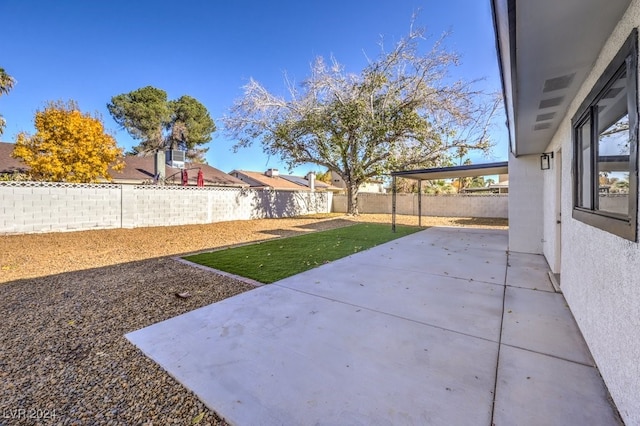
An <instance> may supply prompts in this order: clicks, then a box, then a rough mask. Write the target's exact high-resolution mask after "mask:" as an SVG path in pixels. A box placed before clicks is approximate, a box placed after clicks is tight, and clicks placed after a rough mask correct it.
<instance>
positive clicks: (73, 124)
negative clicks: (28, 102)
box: [12, 101, 124, 183]
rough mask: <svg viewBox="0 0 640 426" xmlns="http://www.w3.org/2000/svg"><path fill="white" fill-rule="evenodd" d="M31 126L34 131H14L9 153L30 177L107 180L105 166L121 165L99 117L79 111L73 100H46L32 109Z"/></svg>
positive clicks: (37, 178)
mask: <svg viewBox="0 0 640 426" xmlns="http://www.w3.org/2000/svg"><path fill="white" fill-rule="evenodd" d="M35 128H36V134H35V135H28V134H27V133H24V132H22V133H20V134H19V135H18V138H17V140H16V146H15V148H14V150H13V154H12V156H13V157H14V158H20V159H21V160H22V161H24V162H25V164H27V166H29V168H30V174H31V176H30V178H31V179H33V180H39V181H49V182H74V183H89V182H97V181H99V180H101V179H105V180H109V181H110V180H111V176H110V175H109V166H111V169H112V170H116V171H119V170H122V168H123V167H124V163H123V162H122V160H121V158H122V149H121V148H118V146H117V144H116V140H115V139H114V138H113V137H112V136H111V135H109V134H107V133H105V129H104V125H103V124H102V121H101V120H100V118H99V117H97V116H95V117H94V116H91V115H90V114H85V113H82V112H81V111H80V109H79V108H78V104H77V103H76V102H75V101H68V102H63V101H56V102H49V103H48V104H47V105H46V106H45V108H44V110H42V111H36V115H35Z"/></svg>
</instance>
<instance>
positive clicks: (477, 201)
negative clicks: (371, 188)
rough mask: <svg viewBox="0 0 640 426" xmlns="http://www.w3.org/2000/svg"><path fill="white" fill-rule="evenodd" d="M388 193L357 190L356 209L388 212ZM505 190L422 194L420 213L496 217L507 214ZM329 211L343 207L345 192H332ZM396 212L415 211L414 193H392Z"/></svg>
mask: <svg viewBox="0 0 640 426" xmlns="http://www.w3.org/2000/svg"><path fill="white" fill-rule="evenodd" d="M391 199H392V195H391V194H374V193H366V192H365V193H360V194H358V210H359V211H360V213H386V214H390V213H391V207H392V206H391V203H392V201H391ZM508 199H509V196H508V195H507V194H501V195H498V194H490V195H423V196H422V215H423V216H450V217H498V218H506V217H508V214H509V208H508ZM333 211H334V212H337V213H345V212H346V211H347V196H346V195H334V196H333ZM396 213H397V214H404V215H417V214H418V194H396Z"/></svg>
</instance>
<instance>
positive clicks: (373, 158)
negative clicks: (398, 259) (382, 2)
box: [223, 27, 500, 214]
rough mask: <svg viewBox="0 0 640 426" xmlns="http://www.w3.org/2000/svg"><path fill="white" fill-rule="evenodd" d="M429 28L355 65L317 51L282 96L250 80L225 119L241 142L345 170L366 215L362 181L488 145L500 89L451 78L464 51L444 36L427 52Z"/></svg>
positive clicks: (295, 161) (353, 209)
mask: <svg viewBox="0 0 640 426" xmlns="http://www.w3.org/2000/svg"><path fill="white" fill-rule="evenodd" d="M423 34H424V30H423V29H413V27H412V29H411V31H410V32H409V34H408V35H407V36H406V37H404V38H402V39H401V40H400V41H399V42H398V43H397V44H395V46H394V48H393V49H392V50H391V51H386V50H385V49H384V46H382V44H381V52H380V55H379V56H378V58H377V59H375V60H370V61H369V63H368V65H367V66H366V67H365V68H364V69H363V70H362V71H361V73H360V74H358V75H356V74H350V73H347V72H346V71H345V70H344V67H343V66H342V65H341V64H340V63H338V62H337V61H336V60H335V59H334V58H331V60H330V61H329V63H327V61H325V60H324V59H323V58H317V59H316V60H315V62H314V63H313V64H312V67H311V76H310V77H309V78H308V79H307V80H306V81H304V83H302V85H300V86H295V85H293V84H291V83H290V82H289V81H288V80H286V79H285V81H286V86H287V90H288V97H287V98H285V97H281V96H276V95H274V94H272V93H270V92H269V91H268V90H267V89H265V87H264V86H262V85H261V84H260V83H258V82H257V81H255V80H253V79H251V80H250V81H249V83H248V84H247V85H245V86H244V95H243V96H242V97H241V98H239V99H237V100H236V101H235V103H234V105H233V106H232V108H231V110H230V113H229V115H228V116H226V117H224V118H223V122H224V125H225V129H226V132H227V135H229V136H230V137H232V138H234V139H236V140H237V141H238V142H237V143H236V145H235V146H234V149H235V150H236V151H237V150H238V149H239V148H241V147H247V146H249V145H251V144H252V143H253V142H254V141H256V140H258V141H260V142H261V144H262V147H263V149H264V151H265V152H266V153H268V154H270V155H277V156H280V157H281V158H282V159H283V160H284V161H286V162H287V163H288V165H289V167H294V166H297V165H301V164H305V163H313V164H318V165H321V166H325V167H327V168H328V169H329V170H332V171H334V172H336V173H338V174H339V175H340V176H341V177H342V179H344V181H345V182H346V185H347V195H348V209H349V213H350V214H358V203H357V196H358V187H359V186H360V185H361V184H362V183H364V182H365V181H366V180H367V179H370V178H373V177H378V176H381V175H383V174H385V173H388V172H389V171H390V170H394V169H395V170H397V169H404V168H409V167H428V166H439V165H445V164H448V163H450V158H451V154H452V152H453V150H455V149H459V148H464V149H468V150H471V149H479V150H483V151H488V150H489V148H490V146H491V143H490V141H489V138H488V133H489V127H490V124H491V121H492V118H493V117H494V114H495V113H496V110H497V109H498V106H499V105H500V100H499V97H498V96H496V95H494V94H493V95H490V94H485V93H482V92H480V91H477V90H474V88H473V85H474V83H475V82H464V81H451V79H450V76H449V69H450V68H451V67H453V66H455V65H457V64H458V56H457V55H456V54H454V53H451V52H449V51H447V50H446V49H445V48H444V47H443V43H442V42H443V39H444V36H443V38H441V39H440V40H438V41H437V42H436V43H435V44H434V45H433V47H432V49H431V50H430V51H429V52H427V53H426V54H420V52H419V49H418V48H419V42H420V41H421V40H423V39H424V38H423Z"/></svg>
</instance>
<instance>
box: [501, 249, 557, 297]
mask: <svg viewBox="0 0 640 426" xmlns="http://www.w3.org/2000/svg"><path fill="white" fill-rule="evenodd" d="M507 285H509V286H512V287H522V288H530V289H535V290H543V291H555V289H554V288H553V284H552V283H551V280H550V279H549V265H548V264H547V260H546V259H545V258H544V256H542V255H540V254H528V253H509V269H507Z"/></svg>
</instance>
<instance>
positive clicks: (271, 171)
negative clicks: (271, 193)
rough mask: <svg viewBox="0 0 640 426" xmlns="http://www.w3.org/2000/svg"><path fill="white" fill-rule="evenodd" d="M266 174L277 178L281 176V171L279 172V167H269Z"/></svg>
mask: <svg viewBox="0 0 640 426" xmlns="http://www.w3.org/2000/svg"><path fill="white" fill-rule="evenodd" d="M265 175H267V176H269V177H272V178H277V177H278V176H280V172H278V169H269V170H267V171H266V172H265Z"/></svg>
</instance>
